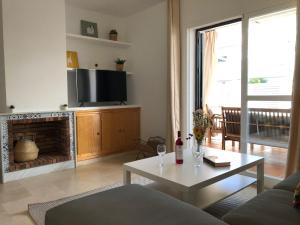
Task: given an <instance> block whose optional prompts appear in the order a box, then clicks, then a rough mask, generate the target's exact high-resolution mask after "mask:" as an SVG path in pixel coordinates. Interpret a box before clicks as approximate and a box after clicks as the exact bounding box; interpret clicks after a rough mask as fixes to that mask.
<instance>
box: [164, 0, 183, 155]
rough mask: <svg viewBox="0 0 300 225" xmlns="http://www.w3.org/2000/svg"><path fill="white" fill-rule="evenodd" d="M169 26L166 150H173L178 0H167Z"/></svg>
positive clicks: (178, 69) (177, 100)
mask: <svg viewBox="0 0 300 225" xmlns="http://www.w3.org/2000/svg"><path fill="white" fill-rule="evenodd" d="M168 26H169V33H168V35H169V71H168V73H169V79H168V83H169V88H168V93H169V96H168V98H169V104H168V142H167V145H168V150H169V151H174V145H175V140H176V136H177V131H179V130H181V126H180V123H181V122H180V110H181V106H180V98H181V50H180V48H181V47H180V0H168Z"/></svg>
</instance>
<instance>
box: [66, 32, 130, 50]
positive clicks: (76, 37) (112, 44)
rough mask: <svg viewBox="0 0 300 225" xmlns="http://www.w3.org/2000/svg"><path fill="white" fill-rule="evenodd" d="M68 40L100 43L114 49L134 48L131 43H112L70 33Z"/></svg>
mask: <svg viewBox="0 0 300 225" xmlns="http://www.w3.org/2000/svg"><path fill="white" fill-rule="evenodd" d="M67 38H69V39H76V40H82V41H89V42H94V43H98V44H101V45H106V46H112V47H123V48H128V47H130V46H132V43H129V42H122V41H111V40H108V39H103V38H93V37H87V36H83V35H79V34H70V33H68V34H67Z"/></svg>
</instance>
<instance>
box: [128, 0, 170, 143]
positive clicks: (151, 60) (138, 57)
mask: <svg viewBox="0 0 300 225" xmlns="http://www.w3.org/2000/svg"><path fill="white" fill-rule="evenodd" d="M127 23H128V38H129V41H130V42H132V43H133V46H132V47H131V48H130V58H131V60H132V71H133V72H134V75H133V76H132V77H131V78H130V80H129V87H128V91H129V98H130V99H131V101H132V102H133V103H135V104H140V105H141V106H142V129H141V130H142V138H144V139H145V138H148V137H149V136H156V135H160V136H162V137H166V125H167V122H166V113H167V4H166V2H162V3H159V4H158V5H155V6H153V7H151V8H148V9H147V10H145V11H142V12H139V13H137V14H135V15H133V16H131V17H129V18H127Z"/></svg>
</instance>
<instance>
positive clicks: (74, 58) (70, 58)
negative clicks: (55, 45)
mask: <svg viewBox="0 0 300 225" xmlns="http://www.w3.org/2000/svg"><path fill="white" fill-rule="evenodd" d="M67 67H68V68H73V69H76V68H79V62H78V54H77V52H72V51H67Z"/></svg>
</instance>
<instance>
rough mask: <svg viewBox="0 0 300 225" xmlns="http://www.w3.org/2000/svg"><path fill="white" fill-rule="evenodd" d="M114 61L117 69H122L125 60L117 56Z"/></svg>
mask: <svg viewBox="0 0 300 225" xmlns="http://www.w3.org/2000/svg"><path fill="white" fill-rule="evenodd" d="M115 62H116V69H117V71H123V69H124V64H125V62H126V60H125V59H120V58H117V59H116V61H115Z"/></svg>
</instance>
